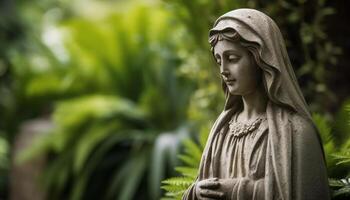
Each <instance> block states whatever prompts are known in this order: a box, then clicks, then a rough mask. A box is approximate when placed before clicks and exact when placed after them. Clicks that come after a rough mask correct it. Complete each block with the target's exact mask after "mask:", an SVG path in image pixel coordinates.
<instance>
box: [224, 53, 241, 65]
mask: <svg viewBox="0 0 350 200" xmlns="http://www.w3.org/2000/svg"><path fill="white" fill-rule="evenodd" d="M240 59H241V57H240V56H237V55H233V54H230V55H228V56H227V60H228V61H229V62H233V63H235V62H238V61H239V60H240Z"/></svg>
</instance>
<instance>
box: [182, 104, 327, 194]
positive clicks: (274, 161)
mask: <svg viewBox="0 0 350 200" xmlns="http://www.w3.org/2000/svg"><path fill="white" fill-rule="evenodd" d="M233 113H234V111H233V110H232V109H228V110H226V111H224V112H223V113H222V114H221V115H220V116H219V118H218V120H217V121H216V123H215V124H214V126H213V128H212V130H211V133H210V135H209V138H208V141H207V144H206V147H205V149H204V152H203V155H202V160H201V163H200V168H199V175H198V178H197V180H196V182H195V183H194V184H193V185H192V186H191V187H190V188H189V189H188V190H187V192H186V193H185V194H184V196H183V200H196V199H198V198H197V197H196V191H195V189H196V188H195V186H196V183H197V182H198V181H201V180H204V179H208V178H213V177H217V178H219V179H220V178H232V179H234V180H236V181H235V185H234V186H233V188H232V196H231V197H229V198H230V199H238V200H245V199H254V200H275V199H283V200H327V199H330V195H329V187H328V179H327V172H326V167H325V166H326V165H325V160H324V156H323V150H322V146H321V142H320V139H319V137H318V135H317V130H316V129H315V127H314V125H313V124H312V122H311V121H310V120H308V119H306V118H304V117H301V116H300V115H299V114H297V113H295V112H292V111H290V110H286V109H283V108H281V107H279V106H276V105H274V104H272V103H269V104H268V106H267V110H266V115H267V119H266V120H265V121H263V122H262V123H261V125H260V126H259V128H258V129H257V130H256V131H255V132H254V133H251V135H247V136H244V137H243V138H240V139H237V138H232V137H230V136H228V135H227V131H228V128H227V126H228V121H229V120H230V119H231V117H232V115H233ZM228 144H230V145H231V146H229V145H228ZM248 145H249V146H248Z"/></svg>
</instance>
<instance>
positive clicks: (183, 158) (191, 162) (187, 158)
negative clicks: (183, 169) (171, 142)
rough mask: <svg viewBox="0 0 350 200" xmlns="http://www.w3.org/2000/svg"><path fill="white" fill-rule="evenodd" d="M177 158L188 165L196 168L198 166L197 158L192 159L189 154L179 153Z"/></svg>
mask: <svg viewBox="0 0 350 200" xmlns="http://www.w3.org/2000/svg"><path fill="white" fill-rule="evenodd" d="M178 158H179V159H180V160H181V161H182V162H184V163H185V164H186V165H188V166H190V167H196V168H197V167H198V166H199V162H198V161H197V160H195V159H193V158H192V157H191V156H188V155H184V154H181V155H178Z"/></svg>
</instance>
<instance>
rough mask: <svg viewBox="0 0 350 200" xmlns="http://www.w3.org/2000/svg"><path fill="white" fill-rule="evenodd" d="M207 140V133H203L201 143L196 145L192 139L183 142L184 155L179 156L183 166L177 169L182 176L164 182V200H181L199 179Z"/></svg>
mask: <svg viewBox="0 0 350 200" xmlns="http://www.w3.org/2000/svg"><path fill="white" fill-rule="evenodd" d="M206 139H207V133H206V132H201V134H200V143H199V144H197V143H195V142H194V141H193V140H192V139H186V140H184V141H183V149H184V153H182V154H179V156H178V157H179V159H180V160H181V161H182V162H183V164H184V165H183V166H179V167H176V168H175V171H177V172H178V173H179V174H180V176H177V177H172V178H169V179H166V180H163V181H162V184H163V185H162V187H161V188H162V189H164V190H165V191H166V193H165V196H164V197H163V198H162V200H181V198H182V195H183V194H184V192H185V191H186V190H187V189H188V187H189V186H190V185H191V184H193V182H194V181H195V179H196V178H197V173H198V167H199V163H200V160H201V157H202V152H203V149H204V146H205V142H206Z"/></svg>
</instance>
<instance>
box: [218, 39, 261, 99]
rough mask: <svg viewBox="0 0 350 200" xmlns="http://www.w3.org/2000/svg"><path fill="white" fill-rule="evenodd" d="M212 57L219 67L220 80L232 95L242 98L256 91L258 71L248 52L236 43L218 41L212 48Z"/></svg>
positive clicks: (258, 77) (258, 78)
mask: <svg viewBox="0 0 350 200" xmlns="http://www.w3.org/2000/svg"><path fill="white" fill-rule="evenodd" d="M214 56H215V59H216V61H217V63H218V65H219V66H220V73H221V76H222V79H223V80H224V82H225V83H226V85H227V88H228V90H229V92H230V93H231V94H232V95H242V96H244V95H248V94H250V93H253V92H255V91H256V90H257V86H258V84H259V80H260V76H261V74H260V70H258V67H257V65H256V64H255V62H254V60H253V57H252V56H251V55H250V53H249V51H248V50H247V49H246V48H245V47H243V46H242V45H241V44H240V43H239V42H238V41H237V42H231V41H228V40H220V41H218V42H217V44H216V45H215V47H214Z"/></svg>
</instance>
